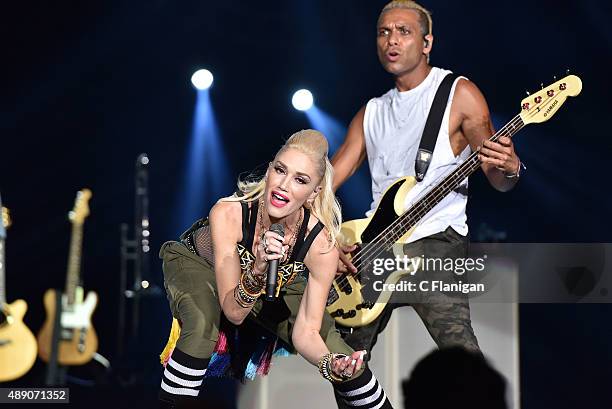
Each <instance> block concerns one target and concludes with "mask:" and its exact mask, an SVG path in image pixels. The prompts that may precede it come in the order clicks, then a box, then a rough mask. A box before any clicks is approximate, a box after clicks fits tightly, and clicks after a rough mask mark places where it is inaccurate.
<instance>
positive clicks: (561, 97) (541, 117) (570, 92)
mask: <svg viewBox="0 0 612 409" xmlns="http://www.w3.org/2000/svg"><path fill="white" fill-rule="evenodd" d="M581 90H582V81H581V80H580V78H578V77H577V76H575V75H568V76H567V77H565V78H562V79H560V80H559V81H557V82H555V83H554V84H550V85H548V86H546V87H544V88H542V90H540V91H538V92H536V93H534V94H531V95H529V96H528V97H527V98H525V99H523V100H522V101H521V113H520V114H519V115H520V116H521V119H522V120H523V123H524V124H525V125H527V124H531V123H540V122H545V121H548V120H549V119H550V118H552V116H553V115H554V114H555V113H556V112H557V111H558V110H559V108H561V105H563V103H564V102H565V100H566V99H567V97H575V96H576V95H578V94H580V91H581Z"/></svg>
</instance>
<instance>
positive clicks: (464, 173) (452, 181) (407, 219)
mask: <svg viewBox="0 0 612 409" xmlns="http://www.w3.org/2000/svg"><path fill="white" fill-rule="evenodd" d="M524 126H525V124H524V123H523V121H522V119H521V117H520V115H517V116H515V117H514V118H512V120H511V121H510V122H508V123H507V124H506V125H504V126H503V127H502V128H501V129H500V130H499V131H497V132H496V133H495V134H494V135H493V136H491V137H490V138H489V140H490V141H493V142H497V141H498V140H499V138H501V137H502V136H507V137H510V138H511V137H512V136H514V135H515V134H516V133H517V132H518V131H520V130H521V129H522V128H523V127H524ZM478 168H480V161H479V160H478V152H472V153H471V154H470V156H468V158H467V159H466V160H465V161H464V162H463V163H462V164H461V165H459V167H458V168H457V169H455V170H454V171H453V172H451V173H450V174H449V175H448V176H446V177H445V178H444V179H443V180H442V182H440V183H439V184H438V185H437V186H436V187H434V188H433V189H431V190H430V191H428V192H427V193H426V194H425V196H423V197H422V198H421V199H420V200H418V201H417V202H416V203H414V204H413V205H412V206H411V207H410V208H409V209H408V210H406V212H404V213H403V214H402V215H401V216H400V217H399V218H398V219H397V220H396V222H395V223H394V225H393V231H392V233H391V234H390V235H389V236H387V237H389V239H391V241H390V243H391V244H392V243H395V241H397V240H398V239H399V238H400V237H402V236H403V235H404V234H406V232H407V231H408V230H410V229H411V228H413V227H414V226H416V224H417V223H418V222H419V221H420V220H421V219H422V218H423V216H425V215H426V214H427V213H429V211H431V209H433V208H434V207H435V206H436V205H437V204H438V203H440V202H441V201H442V199H444V198H445V197H446V196H447V195H448V194H449V193H450V192H452V191H453V190H455V189H457V188H458V187H459V185H461V182H463V181H464V180H465V178H467V177H468V176H470V175H471V174H472V173H474V172H475V171H477V170H478Z"/></svg>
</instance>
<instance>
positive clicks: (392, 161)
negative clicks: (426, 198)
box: [363, 67, 470, 242]
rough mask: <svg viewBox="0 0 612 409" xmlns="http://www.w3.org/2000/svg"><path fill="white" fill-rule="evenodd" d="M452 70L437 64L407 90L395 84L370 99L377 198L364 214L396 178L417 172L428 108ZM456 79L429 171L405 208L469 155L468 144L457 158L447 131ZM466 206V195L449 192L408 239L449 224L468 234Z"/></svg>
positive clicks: (368, 130) (367, 128) (369, 138)
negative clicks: (416, 161) (385, 91)
mask: <svg viewBox="0 0 612 409" xmlns="http://www.w3.org/2000/svg"><path fill="white" fill-rule="evenodd" d="M448 73H450V71H447V70H443V69H440V68H436V67H433V68H432V69H431V71H430V72H429V74H428V75H427V77H426V78H425V80H423V82H422V83H421V84H419V85H418V86H417V87H416V88H414V89H411V90H409V91H405V92H399V91H398V90H397V89H396V88H393V89H392V90H390V91H389V92H387V93H386V94H384V95H383V96H381V97H378V98H372V99H371V100H370V101H368V103H367V105H366V109H365V116H364V119H363V129H364V135H365V142H366V150H367V154H368V162H369V165H370V173H371V175H372V197H373V201H372V204H371V207H370V210H369V211H368V212H367V213H366V214H367V215H368V216H369V215H371V214H372V213H373V211H374V210H375V209H376V206H377V205H378V202H379V200H380V198H381V196H382V194H383V193H384V192H385V190H386V189H387V188H388V187H389V186H390V185H391V184H392V183H393V182H394V181H395V180H397V179H398V178H401V177H404V176H414V161H415V159H416V154H417V151H418V149H419V144H420V142H421V136H422V134H423V129H424V128H425V122H426V120H427V116H428V115H429V109H430V107H431V104H432V103H433V99H434V96H435V94H436V91H437V90H438V86H439V85H440V83H441V82H442V80H443V79H444V77H445V76H446V75H447V74H448ZM460 78H464V77H460ZM457 80H458V79H457ZM457 80H455V83H454V84H453V86H452V88H451V92H450V95H449V98H448V102H447V104H446V110H445V111H444V117H443V119H442V125H441V126H440V132H439V133H438V138H437V140H436V145H435V148H434V152H433V157H432V158H431V163H430V164H429V169H428V170H427V173H426V175H425V178H424V179H423V181H422V182H419V183H417V184H416V186H415V187H414V188H413V189H412V190H411V191H410V193H409V194H408V196H407V198H406V202H405V209H408V207H410V206H411V205H412V204H413V203H414V202H416V201H417V200H418V199H419V198H420V197H421V196H422V194H423V193H424V192H427V191H428V190H429V189H430V188H431V187H433V186H435V185H437V182H439V181H440V180H442V178H443V176H445V175H447V174H448V173H449V172H450V171H452V170H453V169H455V167H456V166H457V165H458V164H459V163H461V162H462V161H464V160H465V159H466V158H467V157H468V155H469V153H470V147H469V146H467V147H466V148H465V149H464V150H463V152H461V153H460V154H459V156H457V157H455V156H454V154H453V150H452V147H451V144H450V137H449V134H448V130H449V117H450V107H451V102H452V100H453V95H454V93H455V87H456V86H457ZM467 183H468V182H467V178H466V179H465V180H464V181H463V182H462V183H461V186H464V187H465V188H466V189H467ZM466 192H467V190H466ZM466 205H467V196H466V195H464V194H461V193H458V192H451V193H449V194H448V196H446V197H445V198H444V199H443V200H442V201H441V202H440V203H438V204H437V205H436V206H435V207H434V208H433V209H432V210H431V211H430V212H429V213H428V214H427V215H425V217H424V218H423V219H422V220H421V222H420V223H419V224H418V225H417V228H416V229H415V230H414V232H413V234H412V235H411V236H410V238H409V240H408V241H409V242H412V241H415V240H418V239H420V238H423V237H426V236H430V235H432V234H435V233H439V232H442V231H444V230H446V228H447V227H449V226H450V227H452V228H453V229H454V230H455V231H456V232H457V233H459V234H461V235H462V236H465V235H467V233H468V227H467V224H466V221H467V216H466V214H465V208H466Z"/></svg>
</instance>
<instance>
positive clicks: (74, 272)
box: [64, 223, 83, 305]
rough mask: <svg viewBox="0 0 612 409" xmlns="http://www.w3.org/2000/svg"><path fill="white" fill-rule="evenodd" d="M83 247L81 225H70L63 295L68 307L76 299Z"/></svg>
mask: <svg viewBox="0 0 612 409" xmlns="http://www.w3.org/2000/svg"><path fill="white" fill-rule="evenodd" d="M82 246H83V224H80V223H74V224H73V225H72V237H71V238H70V253H69V255H68V272H67V274H66V289H65V291H64V292H65V294H66V297H67V298H68V305H72V304H74V302H75V299H76V289H77V287H78V285H79V281H80V271H81V251H82Z"/></svg>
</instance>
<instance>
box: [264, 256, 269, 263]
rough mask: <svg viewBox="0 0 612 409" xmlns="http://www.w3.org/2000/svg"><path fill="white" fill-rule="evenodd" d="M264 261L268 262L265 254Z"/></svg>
mask: <svg viewBox="0 0 612 409" xmlns="http://www.w3.org/2000/svg"><path fill="white" fill-rule="evenodd" d="M264 261H265V262H266V263H267V262H268V255H267V254H266V255H265V256H264Z"/></svg>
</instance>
